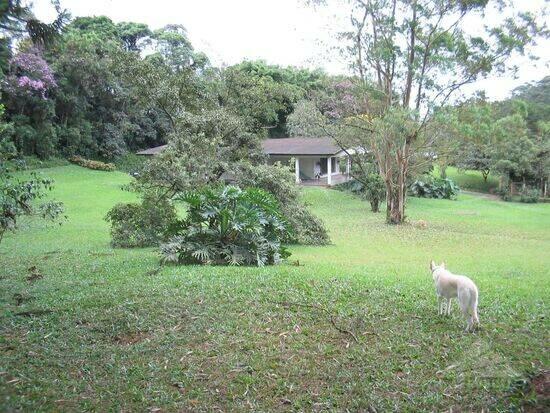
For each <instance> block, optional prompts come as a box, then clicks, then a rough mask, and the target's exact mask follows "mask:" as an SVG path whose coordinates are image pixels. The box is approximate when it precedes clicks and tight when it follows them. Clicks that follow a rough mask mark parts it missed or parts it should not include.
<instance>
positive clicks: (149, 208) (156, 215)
mask: <svg viewBox="0 0 550 413" xmlns="http://www.w3.org/2000/svg"><path fill="white" fill-rule="evenodd" d="M105 219H106V221H107V222H109V223H110V224H111V245H112V246H113V247H122V248H133V247H150V246H154V245H159V244H160V243H161V242H163V241H166V240H167V239H168V238H169V237H170V236H171V235H173V234H175V233H176V232H177V230H178V225H179V221H178V217H177V214H176V210H175V208H174V205H173V204H172V203H171V202H170V201H169V200H168V199H166V198H165V197H159V196H155V195H154V194H148V195H147V196H145V197H144V198H143V200H142V202H141V203H139V204H138V203H128V204H122V203H121V204H117V205H115V206H114V207H113V208H111V210H110V211H109V212H108V213H107V215H106V217H105Z"/></svg>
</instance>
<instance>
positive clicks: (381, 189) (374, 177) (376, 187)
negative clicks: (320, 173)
mask: <svg viewBox="0 0 550 413" xmlns="http://www.w3.org/2000/svg"><path fill="white" fill-rule="evenodd" d="M335 189H339V190H343V191H349V192H351V193H352V194H355V195H358V196H360V197H362V198H364V199H366V200H367V201H369V203H370V207H371V211H372V212H380V203H381V202H382V201H383V200H384V198H385V196H386V186H385V185H384V180H383V179H382V178H381V177H380V175H378V174H375V173H370V174H368V175H367V176H366V177H365V178H364V179H362V180H361V181H359V180H357V179H352V180H350V181H348V182H344V183H342V184H339V185H336V186H335Z"/></svg>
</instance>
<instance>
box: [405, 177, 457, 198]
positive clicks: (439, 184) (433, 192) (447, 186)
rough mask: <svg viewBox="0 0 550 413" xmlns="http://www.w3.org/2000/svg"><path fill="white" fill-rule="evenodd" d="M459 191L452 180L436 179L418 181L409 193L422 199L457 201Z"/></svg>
mask: <svg viewBox="0 0 550 413" xmlns="http://www.w3.org/2000/svg"><path fill="white" fill-rule="evenodd" d="M459 190H460V188H459V187H458V185H456V184H455V183H454V181H452V180H451V179H442V178H434V177H427V178H426V179H417V180H416V181H414V182H413V183H412V184H411V186H410V187H409V193H410V194H411V195H412V196H416V197H420V198H437V199H456V197H457V195H458V192H459Z"/></svg>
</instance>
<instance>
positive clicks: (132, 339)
mask: <svg viewBox="0 0 550 413" xmlns="http://www.w3.org/2000/svg"><path fill="white" fill-rule="evenodd" d="M148 337H149V334H148V333H146V332H144V331H137V332H132V333H128V334H121V335H118V336H116V337H115V340H114V341H115V343H117V344H120V345H121V346H131V345H134V344H137V343H140V342H142V341H144V340H146V339H147V338H148Z"/></svg>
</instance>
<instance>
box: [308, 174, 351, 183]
mask: <svg viewBox="0 0 550 413" xmlns="http://www.w3.org/2000/svg"><path fill="white" fill-rule="evenodd" d="M350 179H351V177H350V176H349V175H347V174H345V173H336V174H333V175H332V176H331V183H330V185H329V183H328V177H327V176H324V177H320V178H317V179H302V180H300V185H303V186H331V185H338V184H343V183H344V182H347V181H349V180H350Z"/></svg>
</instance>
